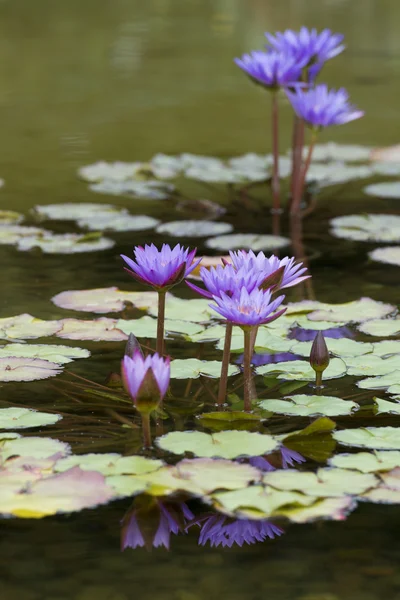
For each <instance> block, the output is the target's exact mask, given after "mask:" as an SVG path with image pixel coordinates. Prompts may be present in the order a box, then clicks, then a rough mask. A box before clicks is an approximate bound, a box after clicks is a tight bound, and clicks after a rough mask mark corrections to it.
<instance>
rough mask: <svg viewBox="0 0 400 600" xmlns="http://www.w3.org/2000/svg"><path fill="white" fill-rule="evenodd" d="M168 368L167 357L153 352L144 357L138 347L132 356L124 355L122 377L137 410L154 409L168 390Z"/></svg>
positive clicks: (168, 361)
mask: <svg viewBox="0 0 400 600" xmlns="http://www.w3.org/2000/svg"><path fill="white" fill-rule="evenodd" d="M170 370H171V369H170V360H169V357H167V358H163V357H162V356H159V355H158V354H153V355H152V356H151V355H149V356H146V358H144V356H143V355H142V353H141V351H140V349H137V350H135V351H134V353H133V356H132V358H131V357H130V356H127V355H125V356H124V358H123V360H122V379H123V382H124V385H125V388H126V391H127V392H128V394H129V395H130V397H131V398H132V400H133V402H134V404H135V406H136V407H137V409H138V410H139V411H144V412H146V411H147V408H148V409H149V410H150V411H151V410H154V408H156V407H157V405H158V404H159V403H160V402H161V401H162V399H163V398H164V396H165V394H166V393H167V390H168V386H169V379H170Z"/></svg>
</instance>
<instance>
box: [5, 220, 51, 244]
mask: <svg viewBox="0 0 400 600" xmlns="http://www.w3.org/2000/svg"><path fill="white" fill-rule="evenodd" d="M44 235H51V232H50V231H46V230H45V229H41V228H40V227H29V226H27V225H25V226H24V225H7V224H3V225H0V244H2V245H16V244H19V243H22V240H23V239H24V238H28V239H31V238H36V237H39V236H44Z"/></svg>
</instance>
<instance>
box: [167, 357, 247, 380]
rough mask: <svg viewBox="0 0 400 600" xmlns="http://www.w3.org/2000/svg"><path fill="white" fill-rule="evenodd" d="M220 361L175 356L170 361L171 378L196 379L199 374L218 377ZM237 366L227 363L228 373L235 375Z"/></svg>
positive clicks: (237, 371)
mask: <svg viewBox="0 0 400 600" xmlns="http://www.w3.org/2000/svg"><path fill="white" fill-rule="evenodd" d="M221 365H222V363H221V362H219V361H218V360H199V359H197V358H177V359H176V360H173V361H171V378H172V379H196V378H197V377H200V375H205V376H206V377H215V378H218V377H220V375H221ZM239 372H240V371H239V368H238V367H237V366H236V365H229V369H228V375H237V373H239Z"/></svg>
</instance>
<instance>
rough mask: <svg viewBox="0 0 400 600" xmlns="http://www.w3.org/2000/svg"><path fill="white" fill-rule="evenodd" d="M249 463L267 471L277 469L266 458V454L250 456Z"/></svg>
mask: <svg viewBox="0 0 400 600" xmlns="http://www.w3.org/2000/svg"><path fill="white" fill-rule="evenodd" d="M249 463H250V464H251V466H252V467H255V468H256V469H260V471H265V472H266V473H269V472H270V471H275V470H276V469H275V467H274V466H273V465H271V463H270V462H269V461H268V460H267V459H266V458H264V456H251V457H250V458H249Z"/></svg>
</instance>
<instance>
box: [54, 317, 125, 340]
mask: <svg viewBox="0 0 400 600" xmlns="http://www.w3.org/2000/svg"><path fill="white" fill-rule="evenodd" d="M60 323H61V324H62V329H61V330H60V331H58V332H57V334H56V335H57V337H59V338H62V339H64V340H91V341H93V342H103V341H104V342H121V341H124V340H127V339H128V336H127V334H126V333H124V332H123V331H120V330H119V329H117V327H116V325H117V319H108V318H107V317H100V319H93V320H83V319H62V320H61V321H60Z"/></svg>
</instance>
